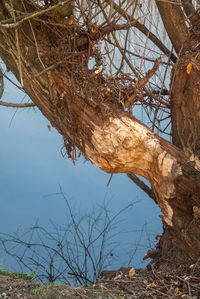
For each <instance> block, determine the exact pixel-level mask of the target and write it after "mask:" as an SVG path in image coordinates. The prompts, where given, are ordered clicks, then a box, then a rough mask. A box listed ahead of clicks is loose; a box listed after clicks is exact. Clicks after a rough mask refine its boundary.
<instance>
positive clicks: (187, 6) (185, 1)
mask: <svg viewBox="0 0 200 299" xmlns="http://www.w3.org/2000/svg"><path fill="white" fill-rule="evenodd" d="M181 3H182V5H183V9H184V12H185V14H186V16H187V17H188V18H190V17H191V16H192V15H193V14H194V13H195V8H194V6H193V4H192V0H181Z"/></svg>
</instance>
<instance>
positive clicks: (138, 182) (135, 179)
mask: <svg viewBox="0 0 200 299" xmlns="http://www.w3.org/2000/svg"><path fill="white" fill-rule="evenodd" d="M127 176H128V177H129V179H131V180H132V181H133V182H134V183H135V184H136V185H137V186H138V187H139V188H140V189H142V190H143V191H144V192H145V193H146V194H147V195H148V196H149V197H150V198H152V199H153V200H154V201H155V203H156V204H158V202H157V200H156V196H155V194H154V192H153V190H152V189H151V188H149V187H148V186H147V185H146V184H145V183H144V182H143V181H142V180H140V179H139V178H138V177H137V176H136V175H135V174H133V173H131V172H130V173H127Z"/></svg>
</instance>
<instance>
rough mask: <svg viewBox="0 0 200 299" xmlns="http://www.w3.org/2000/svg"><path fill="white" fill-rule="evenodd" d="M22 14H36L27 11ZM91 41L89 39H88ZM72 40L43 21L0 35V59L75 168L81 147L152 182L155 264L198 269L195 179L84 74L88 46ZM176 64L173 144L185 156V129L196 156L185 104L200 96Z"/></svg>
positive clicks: (101, 81) (112, 168)
mask: <svg viewBox="0 0 200 299" xmlns="http://www.w3.org/2000/svg"><path fill="white" fill-rule="evenodd" d="M1 5H2V4H0V9H1V10H0V18H1V20H3V19H5V18H6V17H8V16H7V15H6V14H7V13H8V12H7V11H6V10H5V8H4V7H2V6H1ZM159 5H160V4H158V6H159ZM173 8H174V6H172V8H171V10H172V9H173ZM20 9H26V11H28V12H31V11H34V7H31V6H30V7H29V5H28V6H26V7H25V8H24V7H23V8H22V7H21V8H20ZM160 9H161V8H160ZM173 13H174V12H173ZM56 22H57V20H56ZM173 26H174V25H173ZM182 29H183V30H182ZM76 30H78V29H76ZM176 30H177V29H176ZM180 30H181V35H180V40H179V41H178V44H177V46H175V47H176V50H177V51H178V50H179V49H180V44H181V43H182V40H183V38H184V36H185V31H184V27H183V26H182V25H181V28H180ZM94 33H95V32H91V33H90V34H91V36H90V38H93V37H94V36H92V34H94ZM97 33H98V32H97ZM172 35H173V34H172ZM36 36H37V40H36V38H35V37H36ZM80 38H81V37H80ZM84 38H85V37H84ZM76 39H77V37H76V38H75V35H74V26H68V24H67V23H66V22H64V23H62V24H57V23H55V20H54V16H52V15H50V16H49V15H48V14H44V15H41V16H40V17H35V18H34V19H31V20H28V21H26V22H23V23H22V24H21V25H20V26H18V27H17V28H10V29H8V28H4V27H3V28H1V29H0V40H1V44H0V56H1V58H2V59H3V61H4V62H5V64H6V65H7V67H8V68H9V69H10V70H11V71H12V72H13V73H14V74H15V76H16V77H17V79H18V80H19V81H20V82H21V83H22V85H23V87H24V90H25V91H26V93H27V94H28V95H29V96H30V98H31V99H32V101H33V102H34V103H35V104H36V105H37V106H38V108H39V109H40V111H41V112H42V113H43V114H44V116H45V117H46V118H47V119H48V120H49V121H50V122H51V124H52V126H54V127H55V128H56V129H57V130H58V131H59V132H60V134H62V136H63V138H64V140H65V147H66V151H67V153H68V155H69V156H71V158H72V159H73V160H75V159H76V147H78V148H79V150H80V151H81V152H82V153H83V154H85V155H86V156H87V157H88V158H89V159H90V160H91V161H92V162H93V163H94V164H96V165H97V166H98V167H100V168H101V169H103V170H104V171H106V172H109V173H119V172H124V173H129V172H133V173H135V174H138V175H141V176H143V177H145V178H146V179H147V180H149V182H150V183H151V185H152V189H153V191H154V193H155V195H156V200H157V202H158V204H159V206H160V208H161V210H162V213H163V222H164V235H163V237H162V238H161V240H160V242H159V244H158V249H160V254H159V257H162V258H163V260H165V261H166V260H167V261H168V262H170V261H171V262H173V263H185V260H186V259H187V260H188V262H189V263H192V262H196V261H197V260H198V259H199V257H200V254H199V252H200V239H199V232H200V217H198V215H199V213H198V211H199V210H198V209H199V207H200V201H199V194H200V177H199V172H198V171H197V170H195V168H194V167H193V165H192V164H190V163H188V160H187V158H186V156H185V155H184V154H183V153H182V152H181V151H180V150H179V149H178V148H176V147H174V146H172V145H171V144H170V143H169V142H167V141H165V140H163V139H161V138H159V137H158V136H156V135H155V134H154V133H152V132H151V131H150V130H149V129H148V128H147V127H146V126H144V125H143V124H141V123H140V122H139V121H137V120H136V119H135V118H134V117H133V116H131V115H130V114H129V113H127V112H124V111H123V107H122V106H121V105H120V103H119V101H118V98H119V95H118V93H116V92H115V90H116V89H115V88H114V87H115V86H114V83H113V81H111V80H109V79H108V78H105V77H104V76H103V75H102V74H101V72H98V71H97V72H96V71H95V70H89V69H88V65H87V62H88V55H89V54H91V53H90V51H89V43H88V44H86V45H82V44H81V47H79V44H78V42H77V40H76ZM172 39H174V37H172ZM88 41H89V39H88ZM91 55H93V58H94V57H96V60H97V62H96V64H97V67H99V66H100V64H101V61H99V60H100V59H101V57H100V56H98V53H96V54H95V53H92V54H91ZM195 57H196V56H195ZM196 58H197V57H196ZM196 58H195V59H196ZM181 61H182V60H180V62H179V63H178V64H177V69H175V77H174V79H173V80H174V82H175V83H176V78H177V77H176V76H178V77H179V81H181V82H183V85H184V86H185V84H186V83H187V84H189V85H186V86H187V87H186V88H185V89H184V88H183V89H182V85H181V86H180V87H179V86H178V87H176V88H177V91H176V90H172V94H173V102H172V107H173V111H172V119H173V126H174V131H173V132H174V133H173V134H174V142H175V143H176V145H177V146H178V147H180V148H182V146H181V145H182V143H181V142H182V141H181V140H182V138H184V136H185V135H186V139H185V143H186V144H187V145H188V143H190V140H191V139H190V138H189V137H187V136H188V133H187V129H186V128H187V124H188V126H190V128H192V132H194V136H193V137H192V140H193V141H194V143H195V144H194V145H193V143H192V149H194V150H195V153H196V151H198V150H199V146H198V145H197V144H196V143H197V139H198V140H199V138H197V136H196V135H198V134H199V131H200V130H199V129H198V128H199V127H197V126H198V125H197V123H195V124H193V123H192V124H190V122H197V120H198V119H199V115H198V114H196V116H195V113H194V115H193V116H192V117H193V118H194V119H192V120H191V118H190V115H189V114H188V111H191V112H194V110H192V106H188V104H187V105H186V103H187V99H188V96H189V97H190V98H191V97H192V101H193V102H194V103H196V104H197V98H196V97H195V93H196V92H197V90H198V81H196V79H195V82H196V85H195V86H196V87H195V88H197V89H194V90H193V87H194V84H193V82H192V80H194V77H195V76H197V75H198V69H196V68H197V67H196V66H194V67H193V68H192V72H191V74H189V75H188V74H186V71H185V68H186V66H187V65H186V64H184V66H183V68H181V66H182V64H181ZM47 68H48V69H47ZM47 70H48V71H47ZM177 74H178V75H177ZM180 76H181V78H183V80H182V79H181V80H180ZM192 78H193V79H192ZM176 86H177V85H176ZM190 86H191V88H190ZM184 90H185V91H184ZM176 92H177V93H176ZM184 94H185V98H184V97H183V95H184ZM191 94H192V96H191ZM180 105H181V109H180ZM184 105H185V106H186V107H188V108H187V109H188V110H187V109H186V107H185V106H184ZM192 105H193V104H192ZM198 107H199V106H198ZM198 107H197V106H196V108H195V109H197V108H198ZM198 109H199V108H198ZM177 110H179V111H180V115H179V114H178V113H177ZM185 115H186V116H187V117H188V120H185ZM179 119H180V120H179ZM183 121H186V123H185V130H186V132H182V133H181V134H179V133H178V132H179V130H180V128H181V125H180V124H181V122H183ZM194 127H195V128H194ZM188 132H189V131H188ZM169 248H170V250H169Z"/></svg>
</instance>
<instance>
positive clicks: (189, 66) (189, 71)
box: [186, 62, 192, 75]
mask: <svg viewBox="0 0 200 299" xmlns="http://www.w3.org/2000/svg"><path fill="white" fill-rule="evenodd" d="M191 70H192V63H191V62H190V63H188V65H187V69H186V73H187V74H188V75H189V74H190V73H191Z"/></svg>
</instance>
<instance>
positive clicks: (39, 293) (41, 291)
mask: <svg viewBox="0 0 200 299" xmlns="http://www.w3.org/2000/svg"><path fill="white" fill-rule="evenodd" d="M56 287H57V286H56V285H55V284H49V285H46V286H39V287H37V288H35V289H34V290H32V292H31V293H32V294H33V295H36V296H37V297H38V299H42V298H45V294H46V292H48V291H55V290H56ZM59 298H60V296H58V297H56V299H59Z"/></svg>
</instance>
